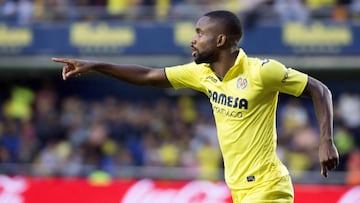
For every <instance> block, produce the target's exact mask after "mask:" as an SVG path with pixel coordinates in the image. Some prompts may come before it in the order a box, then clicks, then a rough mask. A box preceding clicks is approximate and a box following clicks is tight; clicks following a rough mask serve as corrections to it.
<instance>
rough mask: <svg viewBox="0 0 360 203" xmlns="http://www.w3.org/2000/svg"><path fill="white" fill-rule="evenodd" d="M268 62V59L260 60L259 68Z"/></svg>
mask: <svg viewBox="0 0 360 203" xmlns="http://www.w3.org/2000/svg"><path fill="white" fill-rule="evenodd" d="M269 62H270V60H269V59H264V60H262V63H261V66H264V65H265V64H267V63H269Z"/></svg>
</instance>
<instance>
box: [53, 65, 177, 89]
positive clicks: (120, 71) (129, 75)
mask: <svg viewBox="0 0 360 203" xmlns="http://www.w3.org/2000/svg"><path fill="white" fill-rule="evenodd" d="M52 60H53V61H54V62H59V63H63V64H64V66H63V69H62V77H63V79H64V80H66V79H67V78H69V77H74V76H80V75H81V74H84V73H88V72H90V71H96V72H100V73H103V74H106V75H109V76H112V77H115V78H117V79H119V80H122V81H124V82H128V83H131V84H135V85H148V86H156V87H164V88H166V87H171V84H170V82H169V81H168V80H167V78H166V74H165V70H164V69H155V68H150V67H145V66H140V65H130V64H112V63H106V62H101V61H90V60H79V59H69V58H52Z"/></svg>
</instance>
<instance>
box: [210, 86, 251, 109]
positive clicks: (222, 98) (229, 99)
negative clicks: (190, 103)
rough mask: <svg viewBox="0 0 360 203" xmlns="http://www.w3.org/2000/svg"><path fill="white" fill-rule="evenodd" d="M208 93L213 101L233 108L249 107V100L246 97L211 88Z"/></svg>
mask: <svg viewBox="0 0 360 203" xmlns="http://www.w3.org/2000/svg"><path fill="white" fill-rule="evenodd" d="M208 93H209V98H210V101H211V102H212V103H216V104H221V105H224V106H227V107H231V108H237V109H248V100H247V99H245V98H240V97H234V96H231V95H226V94H224V93H218V92H216V91H211V90H208Z"/></svg>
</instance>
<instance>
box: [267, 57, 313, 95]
mask: <svg viewBox="0 0 360 203" xmlns="http://www.w3.org/2000/svg"><path fill="white" fill-rule="evenodd" d="M260 77H261V81H262V83H263V86H264V88H266V89H270V90H274V91H279V92H281V93H286V94H290V95H293V96H300V95H301V93H302V92H303V91H304V89H305V87H306V84H307V81H308V75H307V74H305V73H302V72H300V71H297V70H295V69H292V68H287V67H285V66H284V65H283V64H282V63H280V62H278V61H276V60H265V61H264V62H263V63H262V65H261V67H260Z"/></svg>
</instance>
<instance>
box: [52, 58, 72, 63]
mask: <svg viewBox="0 0 360 203" xmlns="http://www.w3.org/2000/svg"><path fill="white" fill-rule="evenodd" d="M52 61H54V62H60V63H71V59H67V58H56V57H53V58H52Z"/></svg>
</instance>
